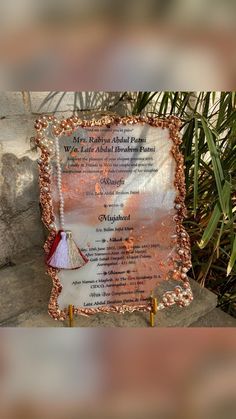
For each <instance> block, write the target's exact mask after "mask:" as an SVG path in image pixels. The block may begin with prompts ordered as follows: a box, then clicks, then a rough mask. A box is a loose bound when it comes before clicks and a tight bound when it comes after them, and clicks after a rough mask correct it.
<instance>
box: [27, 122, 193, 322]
mask: <svg viewBox="0 0 236 419" xmlns="http://www.w3.org/2000/svg"><path fill="white" fill-rule="evenodd" d="M118 124H122V125H126V124H131V125H132V124H142V125H144V124H149V125H151V126H154V127H161V128H162V129H164V128H168V129H169V133H170V138H171V139H172V141H173V146H172V148H171V152H172V154H173V156H174V158H175V160H176V172H175V181H174V185H175V187H176V189H177V190H178V192H179V194H178V195H177V197H176V199H175V209H176V215H174V220H175V222H176V234H175V236H174V239H175V240H176V243H177V250H178V254H179V257H180V260H179V262H178V265H177V266H176V269H175V270H174V271H173V276H174V278H175V279H178V280H182V281H183V286H182V287H181V286H179V285H178V286H176V287H175V288H174V290H173V291H166V292H165V293H164V294H163V296H162V300H161V301H159V302H158V307H157V308H158V310H162V309H164V308H165V307H169V306H172V305H174V304H177V305H179V306H181V307H186V306H188V305H189V304H190V302H191V301H192V299H193V295H192V290H191V287H190V284H189V281H188V277H187V272H188V270H189V269H190V267H191V251H190V240H189V236H188V234H187V232H186V231H185V229H184V227H183V225H182V221H183V218H184V217H186V207H185V204H184V199H185V193H186V190H185V179H184V159H183V156H182V154H181V153H180V150H179V145H180V143H181V138H180V133H179V128H180V124H181V121H180V120H179V119H178V118H177V117H175V116H169V117H167V118H163V119H162V118H157V117H148V116H127V117H116V116H105V117H102V118H101V119H97V120H95V119H91V120H82V119H79V118H78V117H76V116H72V117H70V118H67V119H63V120H58V119H57V118H56V117H55V116H51V115H49V116H41V117H40V118H39V119H37V120H36V122H35V129H36V131H37V136H36V140H35V141H36V144H37V146H38V147H39V148H40V150H41V157H40V159H38V165H39V186H40V202H41V206H42V221H43V223H44V225H45V226H46V227H47V229H48V230H49V236H48V238H47V240H46V242H45V245H44V250H45V254H46V255H47V254H48V252H49V250H50V248H51V245H52V242H53V240H54V238H55V235H56V233H57V231H56V226H55V224H54V221H55V215H54V213H53V206H52V197H51V189H50V186H51V168H50V158H51V156H52V153H53V141H52V140H50V139H49V138H47V134H46V131H47V130H48V129H49V128H50V129H51V133H52V135H53V136H57V137H60V136H61V135H71V134H72V133H73V131H75V130H76V129H77V128H78V127H93V126H107V127H110V126H111V125H118ZM57 272H59V270H57V269H54V268H48V269H47V273H48V274H49V275H50V276H51V278H52V282H53V288H52V292H51V297H50V301H49V306H48V312H49V314H50V316H51V317H53V318H54V319H56V320H65V319H66V318H67V317H68V308H65V309H64V310H60V309H59V305H58V297H59V295H60V293H61V291H62V285H61V283H60V281H59V278H58V276H57ZM151 310H152V303H151V298H150V303H149V304H142V305H141V304H139V305H135V306H134V305H132V306H130V305H124V304H123V305H119V306H116V305H111V306H106V307H104V306H101V307H98V308H80V307H73V312H74V314H78V315H85V316H87V315H91V314H96V313H110V312H117V313H125V312H129V313H132V312H134V311H151Z"/></svg>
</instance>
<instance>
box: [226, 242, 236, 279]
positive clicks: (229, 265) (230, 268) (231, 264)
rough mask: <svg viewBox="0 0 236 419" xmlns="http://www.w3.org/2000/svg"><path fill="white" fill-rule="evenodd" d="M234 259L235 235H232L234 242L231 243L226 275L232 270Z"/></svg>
mask: <svg viewBox="0 0 236 419" xmlns="http://www.w3.org/2000/svg"><path fill="white" fill-rule="evenodd" d="M235 261H236V235H235V237H234V243H233V248H232V253H231V256H230V260H229V263H228V266H227V276H228V275H229V274H230V272H231V271H232V269H233V267H234V264H235Z"/></svg>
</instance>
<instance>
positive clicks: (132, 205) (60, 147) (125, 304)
mask: <svg viewBox="0 0 236 419" xmlns="http://www.w3.org/2000/svg"><path fill="white" fill-rule="evenodd" d="M179 126H180V121H179V119H178V118H176V117H174V116H170V117H168V118H165V119H160V118H150V117H114V116H105V117H103V118H101V119H98V120H94V119H92V120H81V119H79V118H78V117H76V116H72V117H70V118H67V119H65V120H58V119H56V118H55V117H54V116H42V117H41V118H40V119H38V120H37V121H36V124H35V127H36V130H37V137H36V143H37V145H38V147H39V148H40V151H41V156H40V159H39V160H38V164H39V184H40V200H41V206H42V220H43V223H44V224H45V226H46V227H47V229H48V230H49V234H48V238H47V240H46V243H45V246H44V248H45V254H46V263H47V272H48V274H49V275H50V276H51V278H52V293H51V297H50V301H49V314H50V315H51V316H52V317H53V318H55V319H59V320H64V319H65V318H67V316H68V306H69V305H72V306H73V312H74V313H75V314H79V315H90V314H95V313H99V312H104V313H109V312H117V313H124V312H126V311H128V312H133V311H135V310H138V311H150V310H151V306H150V296H151V294H153V295H155V296H157V302H158V304H157V309H158V310H162V309H165V308H167V309H168V307H169V306H172V305H174V304H177V305H179V306H180V307H185V306H187V305H188V304H189V303H190V302H191V301H192V298H193V297H192V292H191V288H190V285H189V281H188V277H187V272H188V270H189V269H190V267H191V255H190V243H189V237H188V234H187V232H186V231H185V229H184V227H183V225H182V221H183V218H184V217H185V215H186V208H185V205H184V198H185V181H184V169H183V165H184V162H183V156H182V154H181V153H180V150H179V145H180V143H181V138H180V134H179ZM58 243H59V244H58ZM66 246H67V247H66ZM68 255H69V256H68Z"/></svg>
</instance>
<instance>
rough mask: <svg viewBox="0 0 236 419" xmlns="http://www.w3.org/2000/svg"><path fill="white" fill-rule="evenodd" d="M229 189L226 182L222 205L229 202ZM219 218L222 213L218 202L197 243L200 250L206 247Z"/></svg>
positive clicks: (229, 186)
mask: <svg viewBox="0 0 236 419" xmlns="http://www.w3.org/2000/svg"><path fill="white" fill-rule="evenodd" d="M230 189H231V185H230V183H229V182H227V181H226V182H225V185H224V188H223V196H222V198H223V201H224V204H227V202H228V201H229V197H230ZM221 217H222V211H221V208H220V205H219V201H218V202H217V203H216V205H215V207H214V210H213V212H212V214H211V218H210V221H209V222H208V224H207V227H206V228H205V230H204V233H203V235H202V238H201V240H200V242H199V243H198V246H199V247H200V249H204V247H206V245H207V244H208V242H209V241H210V239H211V238H212V236H213V234H214V232H215V230H216V228H217V225H218V222H219V220H220V218H221Z"/></svg>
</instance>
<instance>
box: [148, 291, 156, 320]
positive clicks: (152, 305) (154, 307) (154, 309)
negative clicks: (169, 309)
mask: <svg viewBox="0 0 236 419" xmlns="http://www.w3.org/2000/svg"><path fill="white" fill-rule="evenodd" d="M151 307H152V309H151V311H150V326H151V327H154V326H155V315H156V314H157V298H155V297H153V293H152V294H151Z"/></svg>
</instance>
